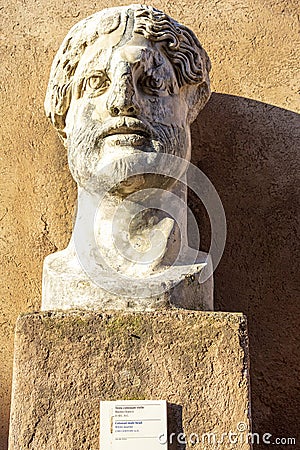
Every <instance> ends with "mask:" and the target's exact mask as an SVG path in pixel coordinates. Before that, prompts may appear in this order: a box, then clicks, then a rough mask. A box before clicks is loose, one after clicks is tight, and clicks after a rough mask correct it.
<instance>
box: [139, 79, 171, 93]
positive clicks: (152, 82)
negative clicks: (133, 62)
mask: <svg viewBox="0 0 300 450" xmlns="http://www.w3.org/2000/svg"><path fill="white" fill-rule="evenodd" d="M140 83H141V86H142V89H143V91H144V92H146V94H151V95H155V94H156V95H159V93H162V92H165V91H166V86H165V82H164V80H163V79H161V78H158V77H153V76H145V77H143V78H142V80H141V82H140Z"/></svg>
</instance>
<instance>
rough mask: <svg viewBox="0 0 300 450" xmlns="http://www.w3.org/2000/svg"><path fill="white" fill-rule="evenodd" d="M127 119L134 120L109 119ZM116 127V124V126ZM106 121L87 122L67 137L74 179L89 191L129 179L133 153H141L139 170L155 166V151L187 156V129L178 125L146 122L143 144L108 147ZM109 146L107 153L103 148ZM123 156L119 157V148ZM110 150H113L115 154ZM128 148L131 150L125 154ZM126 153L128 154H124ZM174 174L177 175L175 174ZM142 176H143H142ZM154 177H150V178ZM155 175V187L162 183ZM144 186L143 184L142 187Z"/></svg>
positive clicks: (74, 129)
mask: <svg viewBox="0 0 300 450" xmlns="http://www.w3.org/2000/svg"><path fill="white" fill-rule="evenodd" d="M121 120H122V121H123V123H124V121H125V122H129V124H130V121H132V120H133V121H134V120H137V119H132V118H125V119H124V118H117V119H112V120H110V121H109V123H110V126H111V125H112V124H113V122H114V123H115V124H116V125H117V122H119V123H120V121H121ZM116 127H117V126H116ZM107 128H108V127H107V125H106V124H100V123H98V122H94V121H90V122H88V124H87V125H84V126H82V127H80V128H77V129H76V128H73V132H72V134H71V136H68V138H67V147H68V160H69V167H70V170H71V173H72V175H73V178H74V179H75V181H76V182H77V183H78V184H79V185H80V186H81V187H83V188H85V189H86V190H88V191H89V192H91V193H98V192H99V191H102V192H103V191H105V192H107V191H109V190H111V186H112V185H117V184H119V183H120V180H122V181H123V180H124V181H125V180H128V178H129V177H130V176H132V171H133V170H135V169H136V167H135V159H136V155H140V156H141V155H143V156H144V157H143V169H142V171H140V172H141V173H147V166H149V165H151V166H152V170H151V172H153V171H155V167H157V160H158V158H157V155H158V154H162V153H163V154H170V155H175V156H178V157H180V158H183V159H187V158H188V159H189V154H190V132H189V128H188V127H187V128H186V129H183V128H179V127H178V126H177V125H173V124H171V125H165V124H155V125H151V126H149V125H146V128H147V129H148V130H149V137H147V138H145V140H146V143H145V146H142V147H141V146H138V147H135V146H130V145H128V146H127V147H126V146H124V145H123V146H119V147H118V146H117V145H116V144H114V146H111V145H110V144H107V141H106V138H105V137H102V136H103V134H105V130H106V129H107ZM107 147H108V148H110V152H109V154H107V151H106V148H107ZM125 147H126V150H124V156H125V157H122V151H123V149H124V148H125ZM113 149H116V152H115V154H114V152H113ZM128 149H130V151H129V153H128ZM127 156H128V157H127ZM159 173H160V174H162V173H163V174H170V166H169V165H168V166H166V167H165V168H164V167H161V166H160V167H159ZM174 175H175V176H176V175H178V174H174ZM141 178H143V177H141ZM152 179H153V177H152ZM158 180H159V176H157V187H162V186H159V184H161V183H160V182H159V181H158ZM141 187H143V188H144V187H145V186H141Z"/></svg>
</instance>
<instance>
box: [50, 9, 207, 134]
mask: <svg viewBox="0 0 300 450" xmlns="http://www.w3.org/2000/svg"><path fill="white" fill-rule="evenodd" d="M125 21H126V26H125V29H127V28H128V24H129V23H130V24H131V29H132V33H137V34H141V35H143V36H144V37H145V38H146V39H149V40H151V41H153V42H160V43H161V46H162V50H163V51H164V52H165V54H166V56H167V58H168V59H169V60H170V62H171V64H172V65H173V68H174V71H175V74H176V77H177V81H178V85H179V87H183V86H190V87H193V89H188V91H187V96H188V104H189V107H190V113H189V122H192V121H193V120H194V119H195V118H196V117H197V114H198V113H199V111H200V110H201V109H202V108H203V106H204V105H205V103H206V102H207V100H208V99H209V96H210V87H209V75H208V74H209V71H210V60H209V57H208V55H207V53H206V51H205V50H204V49H203V47H202V46H201V44H200V42H199V41H198V39H197V37H196V36H195V34H194V33H193V32H192V31H191V30H190V29H188V28H187V27H185V26H184V25H181V24H179V23H178V22H176V21H175V20H174V19H172V18H171V17H169V16H168V15H166V14H165V13H163V12H162V11H159V10H157V9H155V8H152V7H150V6H146V5H135V4H134V5H130V6H123V7H118V8H107V9H104V10H102V11H100V12H97V13H95V14H93V15H92V16H89V17H87V18H86V19H84V20H81V21H80V22H78V23H77V24H76V25H75V26H74V27H73V28H71V30H70V31H69V33H68V34H67V36H66V37H65V39H64V41H63V43H62V45H61V46H60V48H59V50H58V52H57V54H56V56H55V58H54V61H53V64H52V68H51V73H50V81H49V84H48V88H47V93H46V99H45V111H46V115H47V117H49V118H50V119H51V121H52V123H53V125H54V127H55V128H56V129H57V130H58V132H59V133H60V134H61V135H62V136H64V132H63V129H64V127H65V118H66V115H67V112H68V109H69V106H70V102H71V98H72V85H73V78H74V74H75V72H76V68H77V66H78V63H79V61H80V59H81V57H82V55H83V53H84V51H85V49H86V48H87V47H88V46H89V45H91V44H93V43H94V42H95V41H96V39H97V38H98V37H99V36H101V35H105V34H109V33H111V32H113V31H114V30H116V29H117V28H118V27H119V26H120V24H121V23H125Z"/></svg>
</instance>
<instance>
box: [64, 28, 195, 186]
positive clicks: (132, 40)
mask: <svg viewBox="0 0 300 450" xmlns="http://www.w3.org/2000/svg"><path fill="white" fill-rule="evenodd" d="M127 34H128V33H126V32H125V33H124V30H119V29H117V30H115V31H114V32H112V33H110V34H109V37H108V36H106V37H105V38H102V37H100V38H98V39H97V40H96V41H95V42H94V44H93V45H90V46H88V47H87V48H86V50H85V52H84V54H83V56H82V58H81V60H80V62H79V64H78V66H77V69H76V72H75V75H74V81H73V87H72V100H71V104H70V108H69V111H68V114H67V118H66V127H65V133H66V136H67V146H68V154H69V166H70V169H71V172H72V174H73V177H74V179H75V180H76V181H77V182H78V184H79V185H80V186H82V187H84V188H86V189H88V190H89V191H93V192H97V190H98V189H99V188H100V187H102V188H104V189H105V187H106V185H107V186H108V185H109V186H111V184H112V182H113V180H114V179H116V180H119V179H120V178H121V179H122V180H125V183H126V180H127V185H128V186H130V182H128V178H129V177H131V172H132V167H133V166H132V164H134V160H135V159H134V158H135V157H136V156H137V155H139V156H141V155H144V156H145V158H144V161H145V162H144V167H143V172H144V173H145V174H147V173H148V172H147V171H148V170H149V171H151V170H150V166H151V167H152V169H153V168H154V167H155V164H158V158H157V155H159V154H161V153H163V154H171V155H175V156H179V157H181V158H183V159H185V160H189V159H190V150H191V143H190V129H189V123H188V122H187V115H188V106H187V103H186V100H185V95H184V94H183V93H182V92H180V89H179V87H178V83H177V79H176V75H175V72H174V69H173V67H172V64H171V62H170V61H169V60H168V58H167V57H166V55H165V54H164V53H163V50H162V49H161V45H160V43H159V42H158V43H153V42H151V41H150V40H148V39H146V38H144V37H143V36H141V35H138V34H135V33H133V34H131V36H129V37H128V36H127V37H126V39H127V40H126V39H125V40H124V36H126V35H127ZM122 36H123V37H122ZM132 157H133V158H132ZM137 159H138V158H137ZM132 161H133V162H132ZM174 175H175V176H178V175H180V174H178V173H177V174H174ZM146 177H147V175H145V176H141V177H138V178H136V179H135V181H133V184H135V185H136V183H137V182H138V183H140V184H141V186H140V187H141V188H143V183H145V178H146ZM137 180H138V181H137ZM158 184H159V183H158ZM134 189H136V186H135V187H134ZM129 191H130V189H129Z"/></svg>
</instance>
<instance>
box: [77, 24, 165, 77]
mask: <svg viewBox="0 0 300 450" xmlns="http://www.w3.org/2000/svg"><path fill="white" fill-rule="evenodd" d="M120 28H121V27H120ZM123 33H124V30H122V29H117V30H115V31H113V32H112V33H110V34H109V35H104V36H100V37H99V38H98V39H97V40H96V41H95V42H94V43H93V44H92V45H90V46H88V47H87V48H86V50H85V52H84V54H83V56H82V57H81V59H80V62H79V64H78V67H77V71H76V72H77V74H78V75H79V76H80V75H81V74H84V73H86V72H87V71H89V70H97V69H99V70H101V69H103V68H105V69H111V70H113V69H114V66H116V65H117V64H118V62H120V61H125V62H128V63H130V64H136V63H139V62H147V65H149V63H151V62H152V63H155V64H156V65H158V66H167V67H169V69H171V68H172V65H171V63H170V61H169V60H168V58H167V57H166V55H165V54H164V52H163V51H162V49H161V44H160V43H154V42H152V41H150V40H149V39H146V38H145V37H144V36H142V35H140V34H137V33H132V35H131V36H130V37H129V38H128V39H127V40H126V41H125V42H124V37H123V36H124V34H123Z"/></svg>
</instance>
